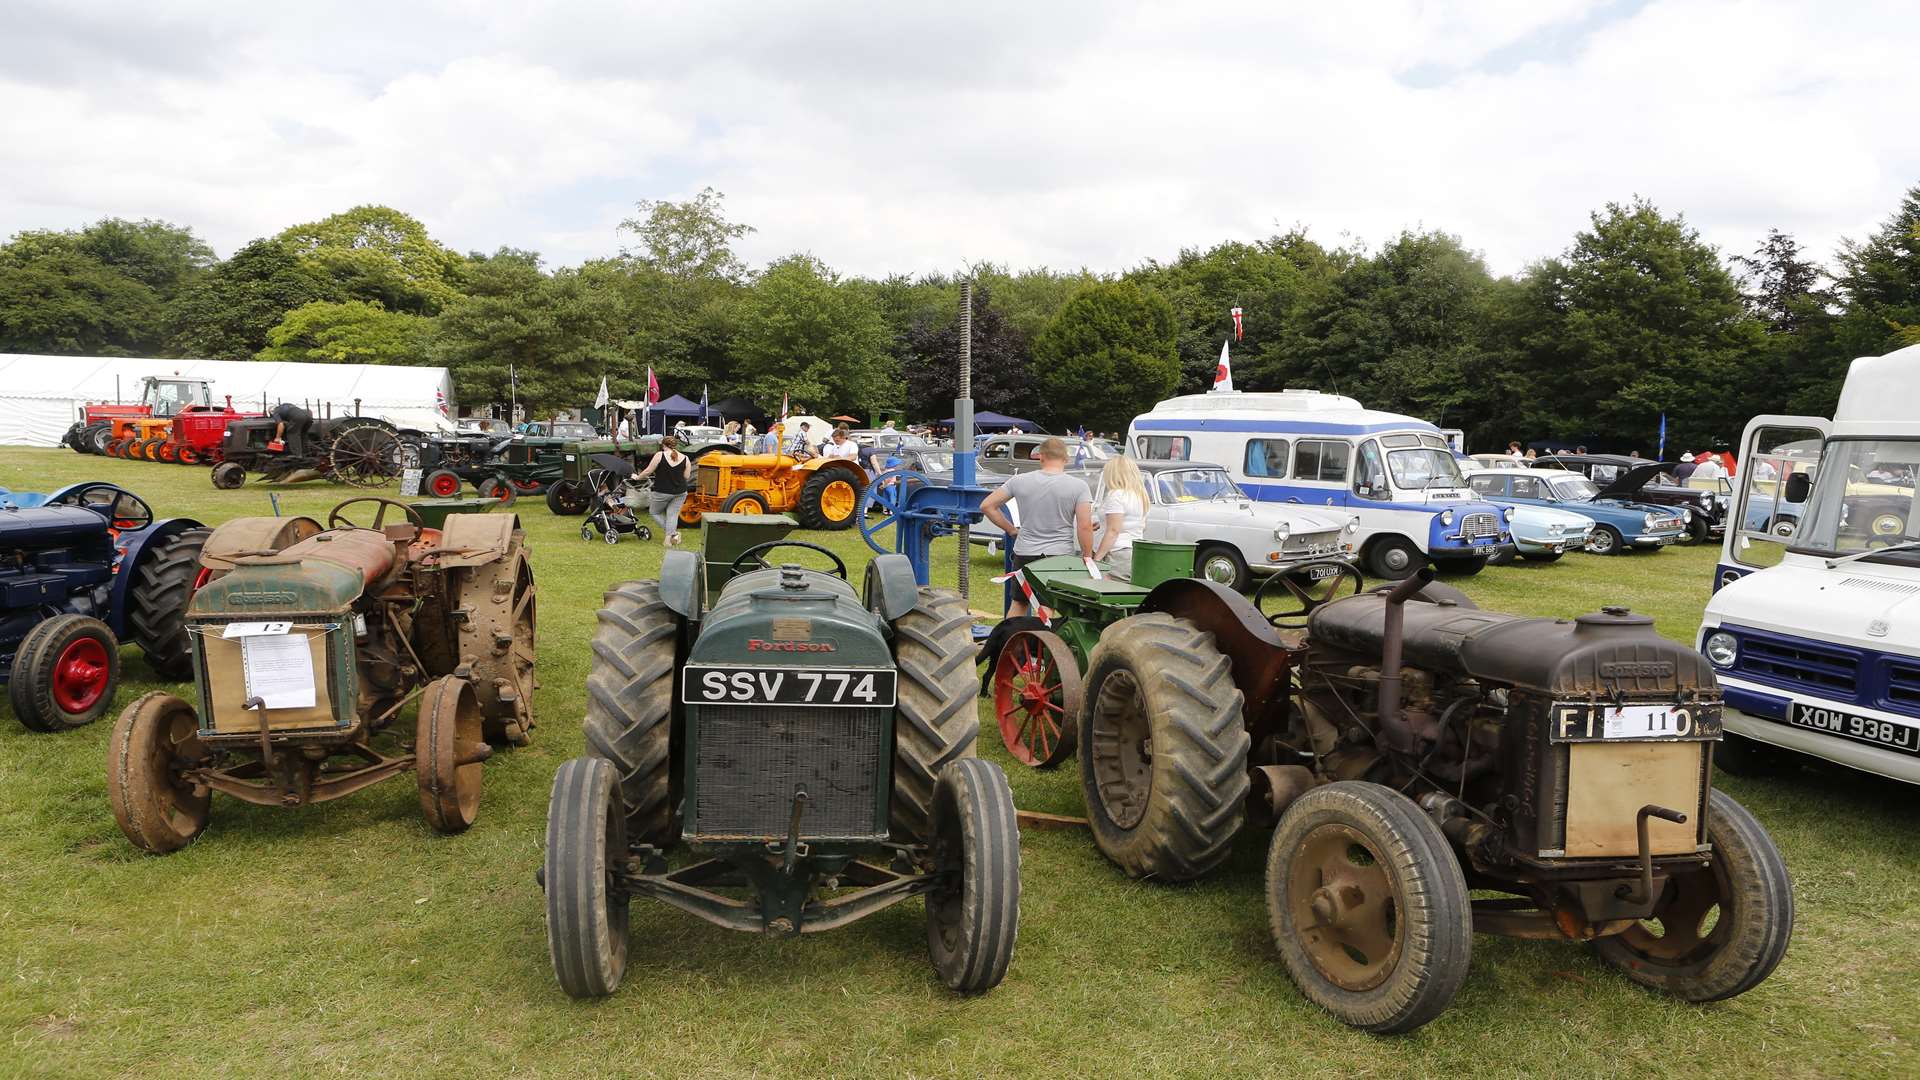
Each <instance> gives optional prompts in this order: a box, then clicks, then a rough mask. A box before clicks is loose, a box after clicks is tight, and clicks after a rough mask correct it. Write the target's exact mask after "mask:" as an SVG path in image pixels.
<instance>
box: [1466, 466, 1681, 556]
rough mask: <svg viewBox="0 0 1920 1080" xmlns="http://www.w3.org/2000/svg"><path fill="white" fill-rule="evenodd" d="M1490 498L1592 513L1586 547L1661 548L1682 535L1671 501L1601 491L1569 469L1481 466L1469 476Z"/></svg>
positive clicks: (1612, 550) (1603, 550)
mask: <svg viewBox="0 0 1920 1080" xmlns="http://www.w3.org/2000/svg"><path fill="white" fill-rule="evenodd" d="M1467 483H1469V484H1470V485H1472V487H1473V490H1474V491H1476V492H1478V493H1479V494H1480V496H1481V497H1482V498H1484V499H1486V500H1487V501H1488V502H1491V503H1496V504H1498V505H1501V506H1511V507H1514V508H1515V509H1516V510H1518V508H1519V507H1521V506H1523V505H1532V506H1551V507H1555V508H1557V509H1561V510H1571V511H1573V512H1575V513H1577V514H1581V515H1584V516H1586V517H1589V518H1592V519H1593V522H1594V529H1593V532H1592V533H1591V534H1590V535H1589V536H1588V538H1587V550H1588V551H1591V552H1593V553H1595V554H1597V555H1618V554H1621V553H1623V552H1626V551H1630V550H1632V549H1633V548H1653V549H1659V548H1663V547H1666V546H1667V545H1668V544H1671V543H1673V542H1675V541H1676V540H1679V539H1680V538H1681V537H1682V536H1684V535H1686V523H1685V521H1684V520H1683V519H1682V518H1681V517H1680V516H1679V515H1678V514H1676V513H1675V512H1674V510H1673V509H1672V508H1671V507H1665V506H1654V505H1651V504H1648V503H1637V502H1629V501H1627V500H1625V499H1615V498H1611V497H1607V496H1603V495H1602V494H1601V493H1600V488H1599V487H1598V486H1597V485H1595V484H1594V482H1593V481H1591V480H1589V479H1587V478H1586V477H1584V476H1581V475H1580V474H1578V473H1572V472H1551V471H1546V470H1539V469H1480V470H1477V471H1475V472H1474V473H1473V475H1471V476H1469V477H1468V478H1467Z"/></svg>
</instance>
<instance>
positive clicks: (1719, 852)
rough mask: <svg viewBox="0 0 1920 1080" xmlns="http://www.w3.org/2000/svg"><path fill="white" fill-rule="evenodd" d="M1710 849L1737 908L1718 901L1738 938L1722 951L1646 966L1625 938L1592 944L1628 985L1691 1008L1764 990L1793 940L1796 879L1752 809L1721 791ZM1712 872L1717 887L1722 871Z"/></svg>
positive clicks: (1713, 802) (1710, 812) (1710, 827)
mask: <svg viewBox="0 0 1920 1080" xmlns="http://www.w3.org/2000/svg"><path fill="white" fill-rule="evenodd" d="M1707 842H1708V844H1710V845H1711V846H1712V848H1713V859H1714V862H1715V864H1716V865H1717V866H1718V867H1719V869H1721V870H1724V871H1725V872H1726V874H1727V878H1726V880H1727V882H1728V884H1729V885H1730V886H1731V889H1732V894H1733V895H1732V903H1731V905H1729V904H1728V903H1727V898H1726V897H1725V896H1724V895H1723V896H1722V897H1721V900H1720V912H1719V917H1720V921H1721V923H1723V924H1724V923H1727V922H1729V921H1730V922H1731V924H1732V926H1733V931H1732V933H1731V934H1729V935H1728V936H1727V938H1726V939H1724V940H1723V941H1722V942H1721V943H1720V945H1719V946H1718V947H1717V948H1715V949H1713V950H1712V951H1711V952H1709V953H1708V954H1706V955H1704V956H1697V957H1694V958H1691V959H1690V962H1686V963H1675V964H1665V963H1650V962H1648V961H1647V960H1646V959H1645V958H1644V957H1643V956H1641V955H1640V954H1639V953H1637V952H1635V951H1634V950H1633V949H1632V948H1631V947H1630V945H1629V943H1628V941H1627V939H1626V937H1625V936H1624V935H1615V936H1613V937H1605V938H1601V939H1600V940H1599V941H1596V942H1594V943H1593V951H1594V953H1595V955H1597V956H1598V957H1599V958H1600V959H1601V961H1602V962H1604V963H1606V964H1607V965H1608V966H1610V967H1612V968H1614V969H1615V970H1616V971H1618V972H1620V973H1621V974H1622V975H1625V976H1626V977H1627V978H1629V979H1631V980H1633V981H1634V982H1637V983H1639V984H1640V985H1642V986H1645V987H1649V988H1651V989H1654V990H1660V991H1663V992H1665V993H1668V994H1672V995H1673V996H1674V997H1677V998H1680V999H1682V1000H1684V1001H1692V1002H1707V1001H1723V1000H1725V999H1727V998H1730V997H1735V996H1737V995H1740V994H1744V993H1746V992H1747V991H1749V990H1751V989H1753V988H1754V987H1756V986H1758V985H1760V983H1761V982H1762V981H1764V980H1765V979H1766V977H1767V976H1768V975H1771V974H1773V969H1774V968H1775V967H1778V966H1779V964H1780V961H1781V959H1782V958H1783V957H1785V956H1786V955H1787V945H1788V943H1789V942H1791V941H1792V939H1793V920H1794V909H1793V880H1792V878H1791V877H1789V876H1788V874H1787V864H1786V861H1785V860H1783V859H1782V858H1781V857H1780V849H1779V848H1777V847H1775V846H1774V843H1773V837H1772V836H1770V835H1768V834H1767V830H1766V829H1765V828H1764V827H1763V826H1762V825H1761V824H1760V822H1759V821H1758V820H1757V819H1756V818H1755V817H1754V816H1753V815H1752V814H1751V813H1749V812H1748V810H1747V808H1746V807H1744V806H1741V805H1740V804H1739V803H1738V802H1735V801H1734V799H1733V796H1731V795H1728V794H1726V793H1724V792H1721V791H1718V790H1716V791H1714V792H1713V793H1712V795H1711V796H1710V798H1709V801H1708V808H1707ZM1722 860H1725V861H1724V863H1723V862H1722ZM1708 873H1714V874H1716V880H1718V877H1717V874H1718V870H1709V871H1708ZM1716 929H1718V927H1717V926H1716Z"/></svg>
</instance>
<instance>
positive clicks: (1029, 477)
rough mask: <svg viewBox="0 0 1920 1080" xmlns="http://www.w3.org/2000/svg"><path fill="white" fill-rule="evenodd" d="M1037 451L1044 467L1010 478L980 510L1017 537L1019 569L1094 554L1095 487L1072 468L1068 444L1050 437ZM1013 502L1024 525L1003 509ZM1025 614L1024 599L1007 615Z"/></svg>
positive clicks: (1015, 560)
mask: <svg viewBox="0 0 1920 1080" xmlns="http://www.w3.org/2000/svg"><path fill="white" fill-rule="evenodd" d="M1034 456H1035V457H1036V458H1038V459H1040V468H1039V469H1038V470H1037V471H1035V472H1023V473H1015V474H1013V475H1012V476H1011V477H1008V478H1007V481H1006V483H1004V484H1001V485H1000V486H999V487H998V488H996V489H994V491H993V492H992V493H991V494H989V495H988V496H987V497H986V498H985V499H983V500H981V502H980V512H981V513H982V514H985V515H986V518H987V520H988V521H991V522H993V523H994V525H996V526H998V527H999V529H1000V531H1001V532H1003V533H1006V534H1007V537H1008V539H1009V540H1010V541H1011V542H1012V544H1013V549H1012V550H1013V568H1014V569H1015V570H1018V569H1020V568H1022V567H1024V566H1026V565H1027V564H1028V563H1031V562H1033V561H1034V560H1036V559H1044V558H1046V557H1047V556H1049V555H1079V556H1082V557H1083V558H1084V557H1091V556H1092V555H1093V492H1092V491H1091V490H1089V489H1088V487H1087V482H1086V481H1085V480H1082V479H1080V478H1079V477H1077V476H1074V475H1072V474H1070V473H1068V472H1067V444H1066V443H1064V442H1062V441H1061V440H1060V439H1059V438H1058V437H1050V438H1048V439H1047V441H1045V442H1043V443H1041V444H1040V450H1039V452H1038V453H1036V454H1035V455H1034ZM1008 501H1012V502H1013V504H1014V505H1013V509H1014V512H1015V513H1017V514H1019V516H1020V524H1017V525H1016V524H1014V522H1013V520H1012V519H1011V518H1009V517H1007V515H1006V514H1005V513H1003V512H1002V511H1001V509H1000V508H1001V507H1003V506H1005V505H1006V504H1007V503H1008ZM1015 595H1016V596H1018V593H1016V594H1015ZM1026 613H1027V604H1026V601H1025V600H1023V599H1015V600H1014V601H1013V602H1012V603H1011V604H1009V605H1008V606H1007V615H1008V617H1014V616H1020V615H1025V614H1026Z"/></svg>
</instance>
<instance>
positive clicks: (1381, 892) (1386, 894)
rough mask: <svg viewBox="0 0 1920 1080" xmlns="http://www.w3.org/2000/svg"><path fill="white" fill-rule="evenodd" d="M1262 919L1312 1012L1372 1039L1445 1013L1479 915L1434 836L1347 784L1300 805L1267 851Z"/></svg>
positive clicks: (1463, 975) (1419, 816)
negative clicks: (1316, 1009)
mask: <svg viewBox="0 0 1920 1080" xmlns="http://www.w3.org/2000/svg"><path fill="white" fill-rule="evenodd" d="M1267 919H1268V926H1269V928H1270V929H1271V930H1272V932H1273V943H1274V945H1275V946H1276V947H1277V948H1278V949H1279V950H1280V960H1281V962H1282V963H1284V964H1285V965H1286V968H1287V974H1289V975H1291V976H1292V977H1293V982H1294V985H1296V986H1298V987H1299V988H1300V992H1301V993H1302V994H1305V995H1306V996H1307V998H1308V1000H1310V1001H1312V1002H1313V1003H1314V1004H1316V1005H1318V1006H1320V1007H1321V1008H1323V1009H1325V1010H1327V1011H1328V1012H1330V1013H1332V1014H1333V1015H1334V1017H1335V1018H1337V1019H1338V1020H1340V1022H1342V1023H1344V1024H1349V1025H1351V1026H1353V1027H1356V1028H1359V1029H1361V1030H1363V1031H1370V1032H1373V1033H1375V1034H1377V1035H1393V1034H1398V1033H1401V1032H1406V1031H1412V1030H1413V1029H1414V1028H1417V1027H1419V1026H1421V1025H1422V1024H1425V1023H1427V1022H1428V1021H1430V1020H1432V1019H1433V1018H1434V1017H1436V1016H1439V1015H1440V1014H1441V1013H1443V1012H1445V1011H1446V1009H1447V1006H1448V1005H1450V1004H1452V1002H1453V998H1454V995H1456V994H1458V993H1459V992H1460V987H1461V986H1462V985H1464V984H1465V983H1466V980H1467V968H1468V966H1469V964H1470V962H1471V960H1472V956H1473V906H1472V903H1471V901H1470V900H1469V898H1468V896H1467V881H1466V877H1465V876H1464V875H1463V874H1462V873H1461V871H1460V864H1459V863H1458V862H1457V861H1455V859H1454V857H1453V851H1452V850H1451V849H1450V848H1449V847H1448V846H1447V838H1446V837H1445V836H1443V835H1441V833H1440V828H1439V826H1437V825H1435V824H1434V823H1433V819H1432V818H1429V817H1427V816H1426V815H1425V814H1424V813H1422V812H1421V811H1420V808H1419V807H1418V806H1415V805H1414V804H1413V801H1412V800H1411V799H1408V798H1407V797H1406V796H1404V795H1402V794H1400V793H1399V792H1397V791H1394V790H1393V789H1391V788H1387V787H1382V786H1381V785H1379V784H1369V783H1365V782H1362V781H1358V780H1347V781H1341V782H1339V783H1333V784H1328V785H1326V786H1324V787H1318V788H1314V789H1313V790H1311V791H1308V792H1307V793H1306V794H1304V795H1302V796H1300V798H1298V799H1296V800H1295V801H1294V803H1293V805H1292V806H1289V807H1288V808H1287V812H1286V813H1284V814H1282V815H1281V816H1280V823H1279V825H1278V826H1276V827H1275V828H1274V830H1273V841H1272V843H1271V844H1270V845H1269V846H1268V848H1267Z"/></svg>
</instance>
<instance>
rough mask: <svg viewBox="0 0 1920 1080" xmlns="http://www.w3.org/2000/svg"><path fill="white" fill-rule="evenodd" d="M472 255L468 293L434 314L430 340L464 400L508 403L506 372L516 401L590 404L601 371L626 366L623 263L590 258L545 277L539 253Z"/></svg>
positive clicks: (551, 406) (536, 406) (544, 405)
mask: <svg viewBox="0 0 1920 1080" xmlns="http://www.w3.org/2000/svg"><path fill="white" fill-rule="evenodd" d="M470 262H471V264H472V268H471V270H470V272H469V275H468V280H467V293H466V295H464V296H462V297H460V298H459V299H456V300H455V301H453V302H452V303H451V304H448V305H447V307H446V309H445V310H444V311H442V312H441V313H440V315H439V316H438V317H437V318H436V319H435V320H434V324H435V325H434V335H433V342H432V347H431V355H432V357H433V360H434V362H435V363H439V364H444V365H446V366H447V368H448V369H449V370H450V371H451V373H452V375H453V378H454V382H455V384H456V385H458V386H459V387H460V392H461V398H462V400H464V401H467V402H469V403H475V402H498V403H499V404H502V405H505V404H506V403H507V401H508V398H509V396H510V387H509V373H510V370H511V374H512V376H513V378H514V380H515V381H517V385H518V396H519V400H520V402H521V403H522V404H524V405H526V406H527V408H528V409H529V411H530V415H541V414H543V413H546V412H550V411H552V410H556V409H560V408H567V407H578V406H582V405H585V404H588V403H589V402H591V401H592V400H593V395H594V391H595V390H596V389H597V388H598V386H599V382H600V376H601V375H603V374H607V375H618V374H620V373H621V372H623V371H625V369H626V368H627V366H628V363H627V358H626V357H625V356H624V355H623V354H622V353H621V352H620V345H621V342H622V341H623V340H624V338H625V336H626V333H627V314H628V313H627V309H626V306H625V302H624V298H623V294H622V291H621V290H622V281H621V278H622V277H623V276H624V275H623V272H622V271H621V270H620V268H618V267H617V266H614V265H611V264H608V263H604V262H602V263H589V264H588V265H586V266H584V267H581V268H580V269H578V270H561V271H559V272H558V273H555V274H552V275H548V274H545V273H542V272H541V270H540V260H539V256H537V255H534V254H532V253H530V252H520V251H511V250H508V249H502V250H501V251H500V252H498V253H496V254H494V255H493V256H491V257H480V256H474V257H471V258H470ZM510 365H511V368H510ZM620 392H623V391H616V393H620Z"/></svg>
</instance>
